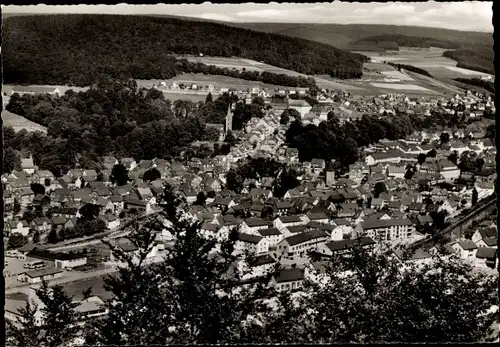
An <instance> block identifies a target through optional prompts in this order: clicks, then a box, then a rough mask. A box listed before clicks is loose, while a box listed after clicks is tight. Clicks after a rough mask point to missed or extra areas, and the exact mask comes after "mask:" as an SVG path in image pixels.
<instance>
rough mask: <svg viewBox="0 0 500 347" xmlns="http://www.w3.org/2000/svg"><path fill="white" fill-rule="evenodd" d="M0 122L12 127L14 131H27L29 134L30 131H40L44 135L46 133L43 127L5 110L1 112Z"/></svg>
mask: <svg viewBox="0 0 500 347" xmlns="http://www.w3.org/2000/svg"><path fill="white" fill-rule="evenodd" d="M2 120H3V123H4V124H5V125H7V126H11V127H13V128H14V130H15V131H19V130H21V129H26V130H27V131H30V132H31V131H33V132H34V131H41V132H44V133H46V132H47V129H46V128H45V127H44V126H42V125H40V124H37V123H35V122H32V121H30V120H28V119H26V118H24V117H21V116H19V115H17V114H14V113H12V112H9V111H6V110H3V111H2Z"/></svg>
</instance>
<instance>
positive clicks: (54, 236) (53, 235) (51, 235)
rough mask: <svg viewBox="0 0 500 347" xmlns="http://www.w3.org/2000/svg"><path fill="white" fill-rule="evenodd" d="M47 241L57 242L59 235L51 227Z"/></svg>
mask: <svg viewBox="0 0 500 347" xmlns="http://www.w3.org/2000/svg"><path fill="white" fill-rule="evenodd" d="M47 242H48V243H58V242H59V235H58V234H57V230H56V229H54V228H52V229H51V230H50V232H49V235H48V236H47Z"/></svg>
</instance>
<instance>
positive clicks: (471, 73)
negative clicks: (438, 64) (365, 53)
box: [446, 66, 491, 77]
mask: <svg viewBox="0 0 500 347" xmlns="http://www.w3.org/2000/svg"><path fill="white" fill-rule="evenodd" d="M446 68H447V69H449V70H452V71H456V72H460V73H462V74H464V75H467V76H480V77H483V76H491V75H490V74H487V73H484V72H478V71H473V70H468V69H463V68H461V67H457V66H446Z"/></svg>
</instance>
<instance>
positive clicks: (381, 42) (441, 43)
mask: <svg viewBox="0 0 500 347" xmlns="http://www.w3.org/2000/svg"><path fill="white" fill-rule="evenodd" d="M352 44H353V45H367V46H374V47H383V48H385V46H389V48H385V49H388V50H399V47H420V48H430V47H438V48H445V49H458V48H460V45H459V44H458V43H455V42H450V41H446V40H436V39H433V38H430V37H418V36H406V35H377V36H369V37H364V38H362V39H361V40H357V41H354V42H352Z"/></svg>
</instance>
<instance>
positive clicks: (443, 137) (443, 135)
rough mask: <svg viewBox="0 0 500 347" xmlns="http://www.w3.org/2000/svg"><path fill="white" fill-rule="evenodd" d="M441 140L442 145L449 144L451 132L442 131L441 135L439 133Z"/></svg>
mask: <svg viewBox="0 0 500 347" xmlns="http://www.w3.org/2000/svg"><path fill="white" fill-rule="evenodd" d="M439 140H440V141H441V144H442V145H444V144H447V143H448V142H450V134H448V133H445V132H443V133H441V135H439Z"/></svg>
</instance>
